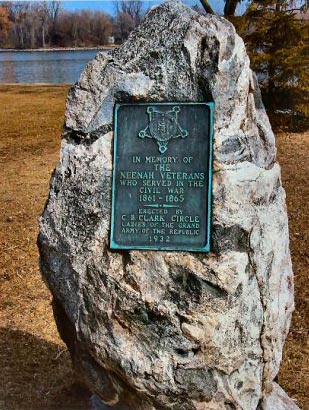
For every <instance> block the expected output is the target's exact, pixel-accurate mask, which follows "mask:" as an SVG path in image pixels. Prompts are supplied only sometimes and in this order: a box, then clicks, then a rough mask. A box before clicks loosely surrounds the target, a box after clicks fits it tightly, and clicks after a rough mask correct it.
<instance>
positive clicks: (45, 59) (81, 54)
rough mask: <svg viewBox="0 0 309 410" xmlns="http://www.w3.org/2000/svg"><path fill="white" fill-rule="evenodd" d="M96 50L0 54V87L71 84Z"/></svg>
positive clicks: (94, 54)
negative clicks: (24, 84)
mask: <svg viewBox="0 0 309 410" xmlns="http://www.w3.org/2000/svg"><path fill="white" fill-rule="evenodd" d="M98 52H99V50H76V51H68V50H64V51H18V52H17V51H2V52H0V83H48V84H59V83H68V84H74V83H75V82H76V81H77V80H78V77H79V75H80V73H81V72H82V71H83V69H84V67H85V65H86V64H87V62H88V61H89V60H92V59H93V58H94V57H95V56H96V54H97V53H98Z"/></svg>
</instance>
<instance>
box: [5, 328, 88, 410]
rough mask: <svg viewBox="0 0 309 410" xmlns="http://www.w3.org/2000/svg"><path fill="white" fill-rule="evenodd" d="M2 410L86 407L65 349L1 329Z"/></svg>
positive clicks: (85, 409)
mask: <svg viewBox="0 0 309 410" xmlns="http://www.w3.org/2000/svg"><path fill="white" fill-rule="evenodd" d="M0 363H1V365H0V379H1V385H0V409H1V410H26V409H27V410H36V409H40V410H43V409H44V410H52V409H53V410H56V409H57V410H73V409H74V410H75V409H76V410H77V409H78V410H82V409H83V410H88V409H89V407H90V406H89V398H90V393H89V392H88V391H87V390H86V389H85V388H84V387H82V386H81V385H80V384H79V383H77V382H76V380H75V379H74V375H73V371H72V367H71V361H70V356H69V353H68V352H67V350H65V349H63V347H62V346H59V345H57V344H55V343H51V342H48V341H46V340H43V339H40V338H38V337H36V336H34V335H32V334H29V333H26V332H22V331H19V330H12V329H9V328H0Z"/></svg>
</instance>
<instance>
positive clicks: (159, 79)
mask: <svg viewBox="0 0 309 410" xmlns="http://www.w3.org/2000/svg"><path fill="white" fill-rule="evenodd" d="M123 101H134V102H145V101H151V102H161V101H179V102H181V101H185V102H188V101H194V102H203V101H214V102H215V123H214V164H213V167H214V175H213V222H212V242H213V243H212V252H211V253H209V254H206V253H191V252H175V251H174V252H168V251H165V252H162V251H161V252H160V251H134V250H132V251H117V252H116V251H113V252H112V251H111V250H110V248H109V234H110V210H111V177H112V145H113V133H112V129H113V107H114V104H115V103H116V102H123ZM288 238H289V236H288V221H287V212H286V205H285V193H284V190H283V188H282V185H281V178H280V168H279V165H278V164H277V163H276V148H275V139H274V135H273V132H272V130H271V126H270V124H269V121H268V118H267V115H266V113H265V109H264V106H263V103H262V101H261V96H260V92H259V87H258V84H257V81H256V79H255V76H254V74H253V73H252V71H251V69H250V63H249V59H248V56H247V54H246V50H245V47H244V44H243V41H242V40H241V39H240V37H239V36H238V35H237V34H236V33H235V29H234V27H233V26H232V25H231V24H230V23H229V22H227V21H226V20H225V19H223V18H221V17H217V16H212V15H206V16H204V15H201V14H199V13H197V12H196V11H194V10H192V9H190V8H188V7H186V6H184V5H183V4H181V3H179V2H168V3H165V4H163V5H161V6H159V7H156V8H154V9H152V10H151V11H150V12H149V13H148V15H147V17H146V19H145V21H144V22H143V24H142V25H141V26H140V27H139V28H138V29H137V30H136V31H135V32H134V33H132V34H131V35H130V37H129V39H128V40H127V41H126V42H125V43H124V44H123V45H122V46H121V47H119V48H118V49H117V50H115V51H114V52H113V53H111V54H110V55H108V56H106V55H104V54H103V53H99V54H98V55H97V57H96V58H95V59H94V60H93V61H91V62H90V63H89V64H88V65H87V67H86V69H85V71H84V72H83V74H82V75H81V77H80V79H79V81H78V83H77V84H76V85H75V86H74V87H73V88H72V89H71V91H70V93H69V96H68V100H67V108H66V116H65V127H64V132H63V139H62V147H61V157H60V162H59V164H58V165H57V167H56V169H55V171H54V173H53V176H52V179H51V186H50V195H49V199H48V202H47V205H46V208H45V210H44V213H43V215H42V217H41V220H40V234H39V239H38V245H39V249H40V266H41V270H42V274H43V277H44V278H45V281H46V283H47V285H48V286H49V288H50V290H51V292H52V294H53V298H54V302H53V306H54V313H55V318H56V321H57V325H58V328H59V331H60V334H61V336H62V338H63V339H64V341H65V342H66V343H67V345H68V348H69V350H70V352H71V355H72V359H73V364H74V366H75V369H76V371H78V372H79V373H80V375H82V377H83V378H84V381H85V383H86V384H87V385H88V386H89V388H90V389H91V390H92V391H93V392H95V393H96V394H97V395H98V396H99V397H100V398H101V400H102V401H103V402H104V403H106V405H108V406H111V407H113V406H114V408H115V409H116V410H121V409H125V410H168V409H171V410H231V409H237V410H238V409H239V410H240V409H243V410H257V409H260V410H278V409H279V408H282V409H283V408H290V409H292V408H294V407H293V406H295V408H297V406H296V405H295V404H294V403H293V402H292V401H291V400H290V399H289V398H288V397H287V396H286V395H285V393H284V392H283V391H282V390H281V389H280V388H279V387H278V386H277V385H276V384H274V383H273V381H274V379H275V377H276V375H277V373H278V370H279V365H280V361H281V358H282V348H283V343H284V340H285V338H286V335H287V332H288V329H289V324H290V320H291V314H292V311H293V274H292V268H291V260H290V252H289V239H288ZM284 402H285V403H290V407H283V405H284V404H282V403H284ZM280 403H281V404H280ZM280 406H281V407H280Z"/></svg>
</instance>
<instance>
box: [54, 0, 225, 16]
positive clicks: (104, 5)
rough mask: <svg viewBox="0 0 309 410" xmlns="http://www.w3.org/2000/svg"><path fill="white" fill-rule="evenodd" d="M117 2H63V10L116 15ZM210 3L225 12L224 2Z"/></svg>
mask: <svg viewBox="0 0 309 410" xmlns="http://www.w3.org/2000/svg"><path fill="white" fill-rule="evenodd" d="M163 2H164V0H150V1H149V0H147V1H144V3H145V7H146V8H148V7H152V6H155V5H157V4H160V3H163ZM183 2H184V3H185V4H187V5H189V6H193V5H194V4H199V3H200V1H199V0H183ZM116 3H117V1H108V0H96V1H83V0H79V1H78V0H76V1H62V6H63V8H65V9H67V10H82V9H87V10H100V11H105V12H106V13H109V14H114V13H115V8H116V7H115V4H116ZM209 3H210V4H211V6H212V7H213V8H214V9H215V11H216V12H219V13H220V12H221V13H222V11H223V4H224V1H223V0H212V1H211V0H210V1H209Z"/></svg>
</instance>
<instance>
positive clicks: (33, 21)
mask: <svg viewBox="0 0 309 410" xmlns="http://www.w3.org/2000/svg"><path fill="white" fill-rule="evenodd" d="M115 7H116V10H115V17H112V16H110V15H109V14H106V13H103V12H100V11H88V10H82V11H67V10H64V9H63V7H62V5H61V2H60V1H42V2H22V1H20V2H18V1H14V2H11V1H10V2H0V48H14V49H28V48H30V49H34V48H50V47H92V46H103V45H106V44H110V43H121V42H123V41H124V40H125V39H126V38H127V37H128V35H129V33H130V31H132V30H133V29H134V28H135V27H136V26H137V25H138V24H139V23H140V22H141V20H142V18H143V17H144V14H145V13H144V6H143V3H142V2H140V1H130V2H126V1H121V2H117V3H116V6H115Z"/></svg>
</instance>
